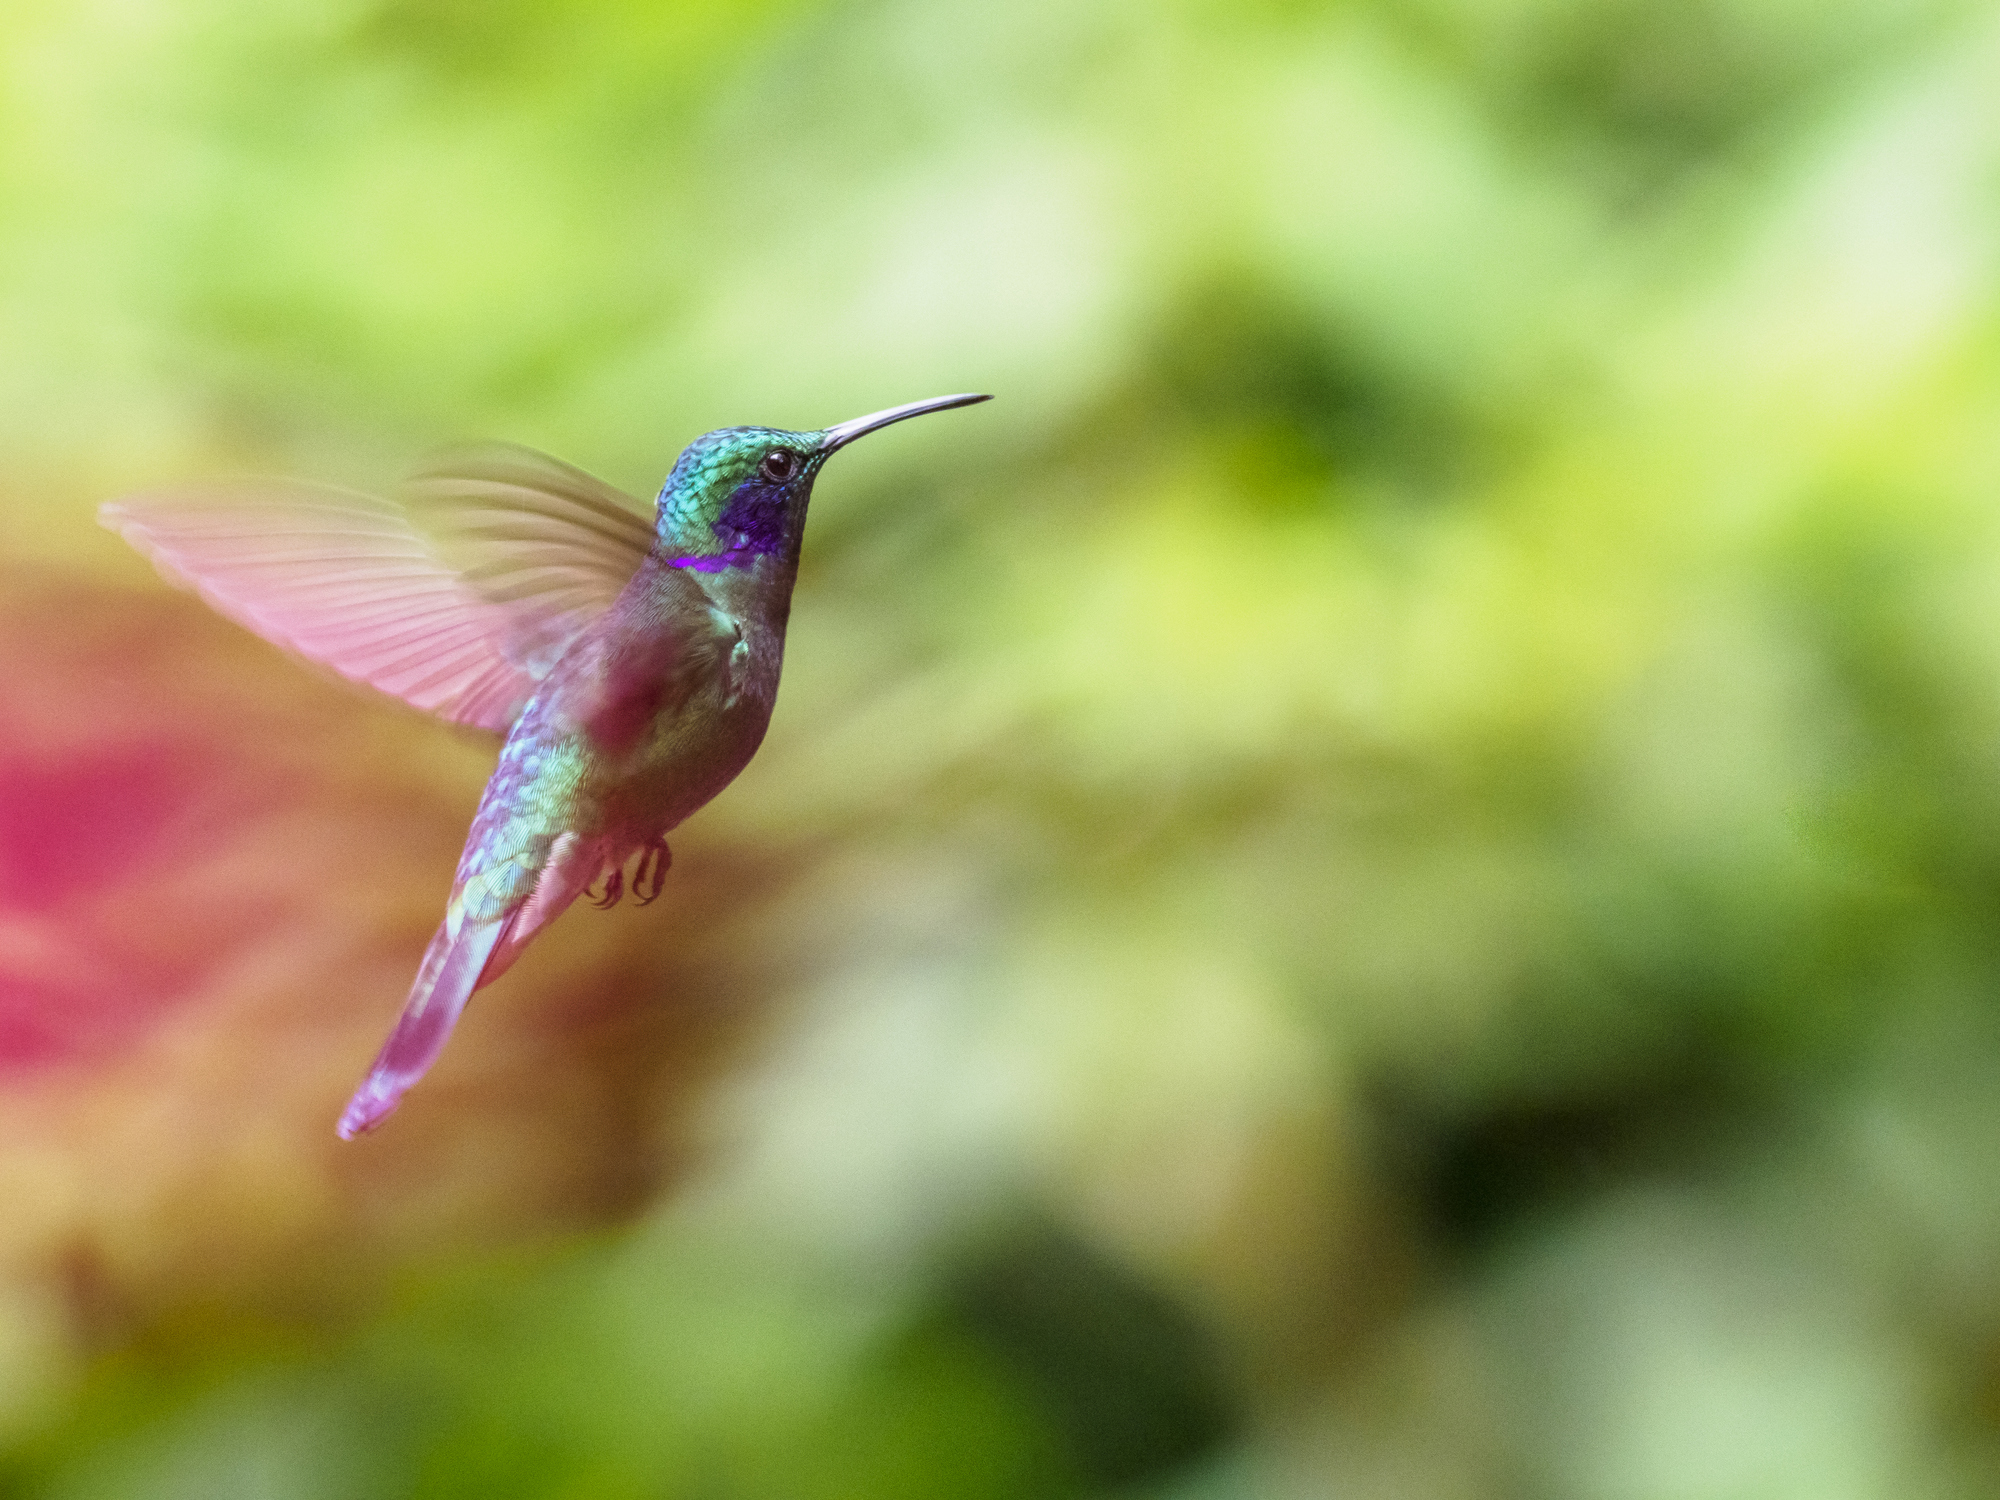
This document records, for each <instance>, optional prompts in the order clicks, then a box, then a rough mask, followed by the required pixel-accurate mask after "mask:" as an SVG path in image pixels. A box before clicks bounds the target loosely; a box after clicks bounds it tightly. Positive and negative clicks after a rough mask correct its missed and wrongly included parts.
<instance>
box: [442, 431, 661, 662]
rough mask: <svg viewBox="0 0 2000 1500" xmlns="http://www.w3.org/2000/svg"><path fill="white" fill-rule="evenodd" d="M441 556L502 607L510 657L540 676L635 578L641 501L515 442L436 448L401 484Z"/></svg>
mask: <svg viewBox="0 0 2000 1500" xmlns="http://www.w3.org/2000/svg"><path fill="white" fill-rule="evenodd" d="M404 493H405V495H406V496H407V497H408V503H409V507H410V511H411V513H412V515H413V517H414V518H415V519H416V520H417V522H418V523H419V524H420V525H421V526H422V527H423V528H424V530H425V532H426V534H427V535H428V536H429V538H430V541H431V544H432V546H433V548H434V549H435V550H436V552H437V554H438V556H439V557H440V558H442V559H443V560H444V561H446V562H447V563H448V564H449V565H450V566H451V567H452V569H453V570H454V571H455V572H456V573H457V574H458V576H459V577H460V578H462V579H463V580H464V581H465V583H466V585H467V586H468V587H469V588H470V589H471V590H472V591H473V592H475V593H476V594H478V595H479V597H481V598H482V599H485V600H487V601H488V602H490V603H492V604H495V605H499V606H501V607H502V608H503V609H505V610H506V611H507V613H508V615H509V617H510V619H512V621H513V622H514V624H513V629H512V630H511V631H510V632H509V636H508V639H507V640H506V642H505V643H504V649H505V650H506V652H507V655H508V658H509V659H510V660H513V661H515V662H518V663H519V664H520V665H521V666H522V667H523V668H524V669H525V670H527V671H528V672H530V673H531V674H532V675H534V676H536V677H540V676H541V675H542V674H543V673H545V672H546V671H547V670H548V669H549V667H551V666H552V665H554V663H555V659H556V658H557V657H558V656H560V655H561V654H562V651H563V648H564V647H566V646H567V645H568V644H569V643H570V642H571V641H573V640H574V639H575V638H576V635H577V633H578V632H579V631H580V630H581V629H582V628H583V627H584V626H585V625H587V624H589V623H590V621H591V620H592V619H594V618H596V616H597V615H598V614H600V613H601V612H602V611H603V610H604V609H606V608H607V607H608V606H609V605H610V603H611V601H612V600H613V599H616V598H617V597H618V594H619V591H620V590H621V589H623V588H624V587H625V585H626V583H628V582H629V581H630V580H631V577H632V574H633V573H634V572H635V571H636V570H637V569H638V566H639V563H640V562H641V561H642V560H643V559H644V557H645V556H646V553H647V551H648V550H649V549H650V548H651V547H652V545H653V528H652V526H651V524H650V523H649V522H648V521H647V520H646V519H645V517H644V516H643V515H642V514H641V513H640V512H641V509H642V507H641V506H640V503H639V502H638V501H637V500H635V499H633V498H632V497H631V496H629V495H627V494H625V493H624V492H623V491H621V490H617V489H614V488H613V487H612V486H610V485H608V484H606V483H605V482H604V481H603V480H601V479H598V478H595V477H594V476H592V475H590V474H586V473H585V472H584V471H583V470H581V469H578V468H575V467H573V466H571V465H569V464H566V463H564V462H563V461H562V460H561V459H557V458H551V457H549V455H548V454H546V453H538V452H536V451H535V450H534V449H533V448H523V447H521V446H519V445H518V444H514V443H482V444H478V445H476V446H471V447H462V448H454V449H447V450H446V451H444V452H442V453H439V454H437V455H435V456H434V457H433V458H431V459H430V460H429V461H428V462H426V463H425V464H424V465H423V467H421V468H420V469H418V470H417V471H416V472H415V473H414V474H412V475H411V476H410V478H409V479H408V480H406V481H405V482H404Z"/></svg>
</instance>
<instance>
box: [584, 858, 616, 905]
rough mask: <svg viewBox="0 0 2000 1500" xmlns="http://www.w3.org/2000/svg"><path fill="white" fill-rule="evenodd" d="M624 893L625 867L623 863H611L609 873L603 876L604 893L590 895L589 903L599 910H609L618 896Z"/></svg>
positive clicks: (586, 893)
mask: <svg viewBox="0 0 2000 1500" xmlns="http://www.w3.org/2000/svg"><path fill="white" fill-rule="evenodd" d="M584 894H585V895H589V894H590V893H589V892H588V891H586V892H585V893H584ZM624 894H625V867H624V866H623V865H613V866H612V867H611V873H610V874H609V875H606V876H605V877H604V894H603V895H602V896H592V897H591V901H590V904H591V905H592V906H594V907H596V908H597V909H598V910H599V911H610V910H611V908H612V907H614V906H616V905H617V904H618V898H619V897H620V896H622V895H624Z"/></svg>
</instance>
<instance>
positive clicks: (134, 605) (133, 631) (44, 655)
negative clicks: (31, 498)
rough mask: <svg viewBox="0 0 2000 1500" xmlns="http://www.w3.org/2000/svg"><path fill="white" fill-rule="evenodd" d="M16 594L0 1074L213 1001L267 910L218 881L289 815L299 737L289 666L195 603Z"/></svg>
mask: <svg viewBox="0 0 2000 1500" xmlns="http://www.w3.org/2000/svg"><path fill="white" fill-rule="evenodd" d="M7 582H8V583H9V584H11V585H14V586H12V587H9V588H7V589H6V591H5V596H4V603H0V1075H5V1074H9V1073H18V1072H20V1071H22V1070H32V1069H41V1068H46V1067H49V1066H54V1065H59V1064H63V1063H69V1062H75V1061H80V1060H85V1059H90V1058H97V1057H102V1056H104V1055H106V1054H107V1053H111V1052H115V1051H117V1050H119V1049H120V1048H122V1047H123V1046H125V1045H127V1044H129V1043H130V1042H131V1041H133V1040H134V1039H136V1038H137V1037H139V1036H141V1035H143V1034H145V1033H146V1032H148V1031H149V1030H151V1029H152V1028H153V1027H154V1026H155V1025H157V1024H158V1022H159V1021H160V1019H161V1018H162V1017H163V1016H164V1015H166V1014H167V1013H169V1012H171V1011H172V1010H174V1009H175V1008H177V1007H178V1006H179V1005H181V1004H182V1003H183V1002H184V1001H186V1000H187V999H188V998H189V997H190V996H192V995H194V994H197V993H198V992H199V991H200V990H201V988H202V984H203V980H204V978H205V976H206V975H208V974H209V973H210V972H211V971H212V970H213V969H214V968H215V966H216V965H218V964H220V963H223V962H225V961H226V960H227V959H228V957H229V955H230V953H231V952H232V950H233V949H234V948H235V947H236V946H237V944H238V943H239V942H240V941H241V939H242V937H243V935H244V933H245V931H246V927H247V924H248V923H249V922H250V921H251V920H253V918H254V914H255V913H257V912H259V911H260V910H265V909H268V901H266V900H264V899H262V898H261V896H260V893H259V892H256V891H250V892H245V893H244V895H243V899H241V900H235V899H217V896H218V880H217V878H216V876H217V872H218V868H219V867H226V865H227V863H228V862H229V861H231V860H232V859H233V858H234V857H236V855H237V854H238V852H239V851H240V849H241V847H242V845H243V842H244V840H245V839H246V837H250V836H254V832H255V829H256V827H257V824H258V823H259V821H260V820H262V819H264V818H266V817H268V816H270V815H271V814H272V813H273V812H275V811H278V810H280V809H281V808H283V806H284V805H285V802H286V796H285V793H286V784H287V782H288V781H289V780H291V779H292V778H290V777H289V776H288V775H287V774H286V772H285V771H284V769H283V766H284V762H283V759H282V757H281V756H280V757H274V755H273V747H274V746H282V745H284V744H285V743H286V742H287V740H288V738H289V739H293V740H295V739H296V737H297V736H296V726H291V727H290V729H289V732H288V730H287V728H285V727H281V725H280V724H279V723H276V722H274V719H276V718H280V717H282V715H283V710H282V707H281V705H282V704H283V703H284V700H285V696H286V695H284V694H283V693H279V694H275V695H274V694H273V693H271V692H270V690H269V686H268V684H265V683H261V682H260V681H259V680H258V679H259V678H260V677H262V676H263V675H264V672H265V671H271V670H275V671H277V672H283V671H285V670H287V669H286V666H285V664H284V663H283V662H282V661H281V660H276V659H273V660H270V661H269V662H268V663H265V662H260V661H259V660H258V659H257V658H256V656H255V655H254V654H252V655H248V656H245V655H244V653H241V652H239V651H237V650H235V649H233V648H232V645H231V643H230V642H228V641H227V640H226V639H225V638H222V637H221V636H220V632H221V631H223V630H227V628H228V627H227V626H222V625H220V622H216V625H215V626H214V627H211V625H210V624H209V622H207V621H205V620H201V619H198V618H192V619H191V618H190V614H189V610H188V608H187V605H186V604H184V603H183V602H182V601H180V600H177V599H162V598H160V597H159V596H156V595H136V594H126V593H122V592H114V591H109V590H103V589H98V588H94V587H91V586H89V585H85V584H82V583H80V582H75V581H69V582H66V583H65V584H62V585H60V586H55V585H48V586H42V587H37V586H35V582H36V581H34V580H30V581H29V583H28V584H27V586H22V585H21V583H20V581H19V580H17V579H13V578H10V579H8V580H7ZM191 602H192V601H189V603H191ZM197 607H198V606H197ZM217 647H220V648H221V649H220V651H219V652H218V651H217V649H216V648H217ZM218 655H219V656H220V657H221V659H222V661H223V662H227V661H228V660H229V659H230V658H231V657H239V658H242V659H245V660H247V661H248V662H249V664H250V666H251V668H252V670H251V671H250V672H248V673H245V674H242V675H240V676H237V677H235V678H234V680H232V677H231V674H229V673H227V672H223V673H218V672H217V671H216V670H215V668H216V662H215V661H214V660H208V661H204V660H203V659H202V658H203V657H204V656H208V657H211V658H213V657H215V656H218ZM260 667H261V668H263V669H264V671H259V670H256V669H257V668H260Z"/></svg>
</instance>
